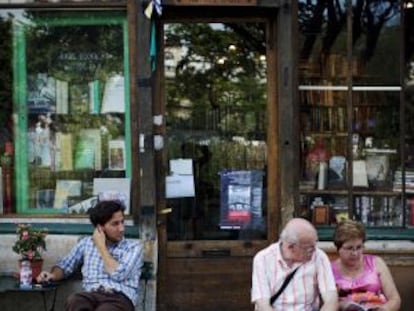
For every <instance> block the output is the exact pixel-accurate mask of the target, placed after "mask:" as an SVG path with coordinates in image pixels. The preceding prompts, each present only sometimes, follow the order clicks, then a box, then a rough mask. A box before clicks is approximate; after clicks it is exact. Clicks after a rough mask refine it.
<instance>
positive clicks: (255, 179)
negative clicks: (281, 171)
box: [220, 170, 263, 229]
mask: <svg viewBox="0 0 414 311" xmlns="http://www.w3.org/2000/svg"><path fill="white" fill-rule="evenodd" d="M220 182H221V196H220V197H221V198H220V228H221V229H242V228H243V229H246V228H249V227H250V226H251V224H252V223H254V222H255V220H259V219H261V217H262V193H263V172H262V171H259V170H224V171H222V172H221V173H220Z"/></svg>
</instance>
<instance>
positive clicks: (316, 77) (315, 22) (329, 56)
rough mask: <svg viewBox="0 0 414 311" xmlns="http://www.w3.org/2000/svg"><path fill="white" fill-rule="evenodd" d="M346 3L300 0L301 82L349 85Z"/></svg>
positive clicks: (343, 1)
mask: <svg viewBox="0 0 414 311" xmlns="http://www.w3.org/2000/svg"><path fill="white" fill-rule="evenodd" d="M346 3H347V1H345V0H341V1H305V0H299V1H298V22H299V84H316V85H320V84H323V85H338V84H339V85H344V84H345V82H346V76H347V73H348V67H347V61H346V60H347V55H346V44H347V35H346V30H347V8H346Z"/></svg>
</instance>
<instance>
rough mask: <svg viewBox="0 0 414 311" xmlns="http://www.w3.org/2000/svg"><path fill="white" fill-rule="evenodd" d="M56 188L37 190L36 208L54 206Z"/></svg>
mask: <svg viewBox="0 0 414 311" xmlns="http://www.w3.org/2000/svg"><path fill="white" fill-rule="evenodd" d="M54 201H55V189H41V190H37V191H36V208H53V205H54Z"/></svg>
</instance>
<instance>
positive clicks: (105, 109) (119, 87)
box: [101, 75, 125, 113]
mask: <svg viewBox="0 0 414 311" xmlns="http://www.w3.org/2000/svg"><path fill="white" fill-rule="evenodd" d="M111 112H114V113H125V87H124V77H123V76H121V75H115V76H112V77H110V78H109V79H108V80H107V81H106V83H105V89H104V94H103V100H102V108H101V113H111Z"/></svg>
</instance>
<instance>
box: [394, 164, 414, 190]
mask: <svg viewBox="0 0 414 311" xmlns="http://www.w3.org/2000/svg"><path fill="white" fill-rule="evenodd" d="M402 189H403V173H402V171H401V170H396V171H395V173H394V185H393V190H394V191H399V192H401V191H402ZM405 192H406V193H414V169H409V170H406V171H405Z"/></svg>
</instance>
